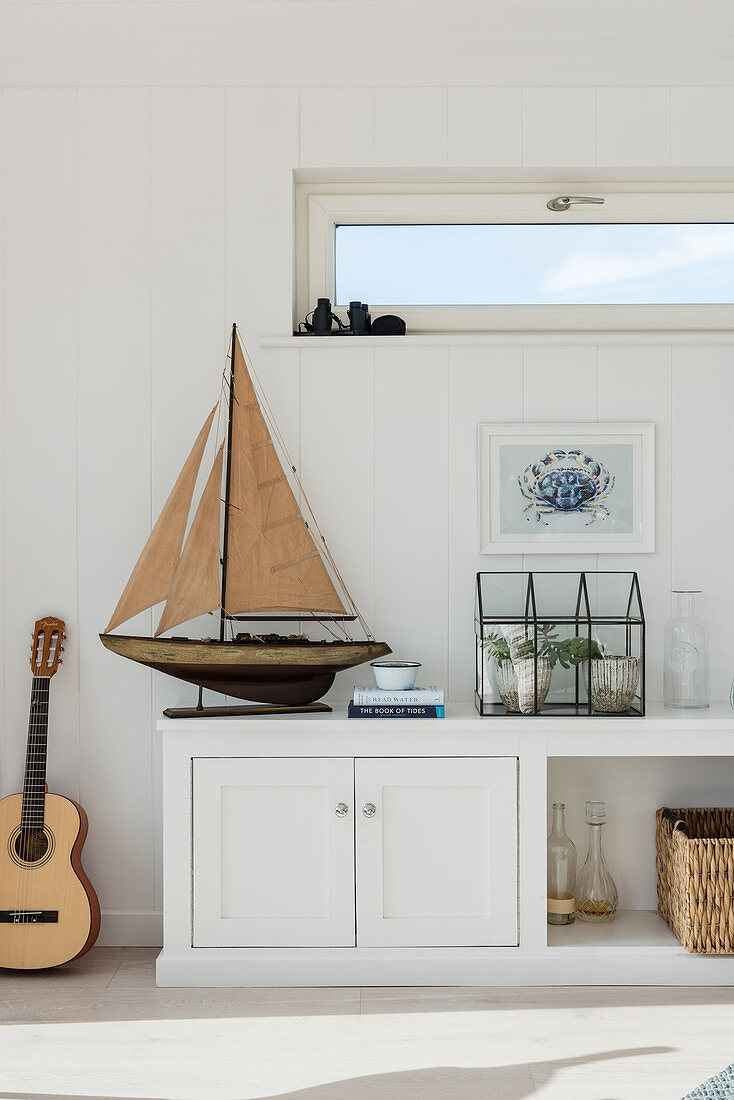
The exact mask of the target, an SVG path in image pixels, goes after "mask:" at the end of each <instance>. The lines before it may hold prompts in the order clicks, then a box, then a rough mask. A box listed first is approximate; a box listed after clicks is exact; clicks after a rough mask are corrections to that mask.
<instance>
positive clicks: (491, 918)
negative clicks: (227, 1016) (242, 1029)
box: [192, 757, 517, 947]
mask: <svg viewBox="0 0 734 1100" xmlns="http://www.w3.org/2000/svg"><path fill="white" fill-rule="evenodd" d="M192 778H193V822H194V829H193V914H194V917H193V946H194V947H355V946H358V947H375V946H388V945H389V946H399V947H411V946H412V947H417V946H427V947H456V946H460V945H464V944H470V945H480V946H491V945H495V944H516V943H517V761H516V759H515V758H514V757H513V758H499V759H491V760H490V759H480V760H477V759H455V758H449V759H445V758H439V759H425V758H415V759H400V760H396V759H391V758H389V757H387V758H377V759H361V758H336V759H334V758H329V757H316V758H313V759H307V758H306V759H304V758H303V757H289V758H280V759H277V758H276V759H273V758H265V759H263V758H254V757H237V758H235V759H228V758H222V757H214V758H212V757H204V758H200V757H196V758H193V775H192ZM355 852H356V859H355Z"/></svg>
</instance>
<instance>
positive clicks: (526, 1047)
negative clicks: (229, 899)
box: [0, 948, 734, 1100]
mask: <svg viewBox="0 0 734 1100" xmlns="http://www.w3.org/2000/svg"><path fill="white" fill-rule="evenodd" d="M155 955H156V952H155V951H153V950H144V949H137V948H125V949H113V948H97V949H95V950H93V951H92V952H90V954H89V955H87V956H86V957H85V958H83V959H80V960H79V962H77V963H72V964H70V965H69V966H67V967H63V968H60V969H59V970H56V971H50V972H48V973H39V974H14V973H10V972H8V971H0V1020H1V1021H2V1024H3V1026H2V1028H0V1098H4V1100H9V1098H17V1100H30V1098H34V1100H79V1098H81V1097H85V1098H88V1097H114V1098H117V1100H122V1098H125V1100H127V1098H128V1097H129V1098H132V1097H136V1098H140V1097H143V1098H148V1100H168V1098H170V1100H178V1098H190V1097H191V1098H195V1100H255V1098H264V1097H281V1098H283V1097H287V1098H289V1100H357V1098H359V1100H363V1098H365V1097H370V1098H378V1097H379V1100H413V1098H415V1100H523V1098H527V1097H536V1096H541V1097H543V1098H544V1100H582V1098H583V1100H643V1098H644V1100H679V1098H680V1097H682V1096H683V1095H684V1093H686V1092H688V1091H689V1090H690V1089H691V1088H693V1087H694V1086H695V1085H697V1084H700V1082H701V1081H703V1080H704V1079H705V1078H706V1077H709V1076H711V1075H712V1074H713V1073H714V1072H718V1071H719V1070H720V1069H723V1067H724V1066H725V1065H728V1064H729V1063H730V1062H732V1061H734V988H732V989H661V988H629V987H626V988H625V987H617V988H614V989H601V988H584V989H574V988H566V989H541V988H535V989H491V988H489V989H488V988H482V989H362V990H360V989H252V990H248V989H156V987H155V980H154V967H153V964H154V959H155Z"/></svg>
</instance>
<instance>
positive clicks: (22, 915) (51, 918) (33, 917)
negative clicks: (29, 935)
mask: <svg viewBox="0 0 734 1100" xmlns="http://www.w3.org/2000/svg"><path fill="white" fill-rule="evenodd" d="M58 923H59V911H58V909H0V924H58Z"/></svg>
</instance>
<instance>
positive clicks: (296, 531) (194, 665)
mask: <svg viewBox="0 0 734 1100" xmlns="http://www.w3.org/2000/svg"><path fill="white" fill-rule="evenodd" d="M226 382H227V384H226V385H225V386H224V388H223V398H222V400H224V401H226V404H227V408H228V412H227V433H226V438H225V439H224V440H223V442H222V443H221V445H220V446H219V448H218V450H217V451H216V456H215V458H214V463H213V465H212V469H211V472H210V474H209V477H208V479H207V481H206V484H205V487H204V490H203V492H202V494H201V498H200V500H199V504H198V507H197V509H196V512H195V514H194V518H193V521H192V522H191V526H190V529H189V532H188V535H186V528H187V526H188V520H189V513H190V510H191V503H192V499H193V495H194V489H195V486H196V481H197V477H198V474H199V469H200V466H201V463H202V459H203V456H204V451H205V448H206V444H207V441H208V439H209V437H210V435H211V431H212V425H213V423H214V420H215V416H216V413H217V408H218V406H217V405H215V407H214V408H213V409H212V411H211V412H210V413H209V416H208V417H207V419H206V421H205V423H204V426H203V428H202V429H201V431H200V432H199V435H198V436H197V438H196V441H195V443H194V446H193V448H192V450H191V453H190V454H189V457H188V458H187V459H186V462H185V464H184V466H183V469H182V470H181V473H180V474H179V476H178V479H177V481H176V484H175V485H174V487H173V489H172V491H171V494H170V496H169V497H168V500H167V501H166V503H165V505H164V507H163V510H162V512H161V514H160V516H159V517H158V521H157V523H156V524H155V526H154V528H153V530H152V532H151V534H150V537H149V539H148V541H147V542H146V544H145V546H144V547H143V551H142V553H141V555H140V557H139V559H138V562H137V564H136V566H135V568H134V569H133V572H132V574H131V576H130V579H129V581H128V583H127V586H126V587H125V590H124V592H123V593H122V596H121V597H120V600H119V603H118V604H117V607H116V608H115V611H114V613H113V615H112V618H111V619H110V622H109V624H108V626H107V629H106V630H105V632H104V634H101V635H100V638H101V640H102V642H103V644H104V645H105V646H106V647H107V649H110V650H112V651H113V652H114V653H119V654H120V655H121V656H123V657H128V658H130V659H131V660H133V661H138V662H139V663H140V664H144V665H148V666H149V667H150V668H154V669H157V670H158V671H159V672H166V673H168V675H169V676H175V677H177V678H178V679H180V680H186V681H188V682H190V683H192V684H196V685H198V686H199V687H200V688H211V689H212V690H214V691H218V692H222V693H223V694H225V695H232V696H235V697H236V698H239V699H247V700H252V701H254V702H258V703H267V704H272V705H277V706H280V707H294V708H295V707H297V708H301V707H305V706H308V705H309V704H313V703H314V702H315V701H316V700H317V699H320V698H321V697H322V696H323V695H324V693H325V692H326V691H328V689H329V688H330V687H331V685H332V683H333V682H334V677H335V676H336V673H337V672H340V671H341V670H342V669H345V668H350V667H351V666H353V665H358V664H361V663H362V662H364V661H370V660H374V659H375V658H377V657H381V656H383V655H384V654H386V653H390V647H389V646H388V645H386V644H385V643H384V642H377V641H375V638H374V636H373V635H372V633H371V631H370V630H369V629H368V627H367V625H366V623H365V622H364V620H363V619H362V616H361V615H360V613H359V611H358V609H357V607H356V604H355V603H354V600H353V599H352V597H351V596H350V594H349V592H348V590H347V588H346V586H345V585H344V583H343V581H342V579H341V575H340V573H339V570H338V569H337V567H336V565H335V563H334V560H333V558H332V557H331V554H330V552H329V550H328V547H327V545H326V541H325V539H324V538H323V536H322V535H321V533H320V531H319V529H318V525H317V523H316V520H315V518H314V516H313V513H312V512H311V510H310V507H309V506H308V504H307V503H304V507H303V509H302V508H301V507H300V506H299V504H298V501H297V500H296V496H295V493H294V491H293V488H292V487H291V482H290V478H289V476H287V475H286V472H285V469H284V467H283V466H282V465H281V461H280V459H279V457H278V453H277V451H276V446H275V443H274V440H273V434H275V436H276V438H277V439H278V442H279V444H280V445H281V450H282V451H283V450H284V449H283V447H282V441H281V440H280V438H279V436H278V430H277V427H276V425H275V422H274V420H273V418H272V416H271V414H270V413H269V410H268V409H267V404H266V403H265V402H264V401H261V399H260V397H259V396H258V393H257V391H256V389H255V386H254V384H253V380H252V377H251V375H250V372H249V370H248V367H247V363H246V360H245V355H244V352H243V350H242V346H241V344H240V341H239V337H238V335H237V328H236V326H235V325H233V326H232V344H231V354H230V370H229V377H228V379H227V380H226ZM223 475H224V497H223V498H222V477H223ZM291 475H292V477H293V478H294V480H295V484H296V487H297V489H299V490H301V496H302V499H304V502H305V494H304V493H303V491H302V486H301V484H300V481H298V475H297V472H296V469H295V467H294V466H291ZM222 506H223V507H222ZM184 540H185V541H184ZM164 601H165V606H164V608H163V613H162V615H161V618H160V621H159V623H158V628H157V630H156V631H155V635H154V637H152V638H143V637H131V636H125V635H119V634H113V633H111V631H113V630H115V629H116V628H117V627H118V626H120V625H121V624H122V623H124V622H126V621H127V620H128V619H131V618H132V617H133V616H135V615H138V614H139V613H140V612H142V611H145V610H147V609H148V608H150V607H153V606H154V605H155V604H158V603H162V602H164ZM206 613H218V614H219V624H218V625H219V638H218V640H217V639H211V638H205V639H201V640H196V639H189V638H179V637H173V638H171V637H168V638H164V637H162V635H163V634H165V633H166V632H167V631H170V630H172V629H173V628H175V627H177V626H179V625H180V624H181V623H185V622H188V621H190V620H191V619H195V618H197V617H198V616H199V615H203V614H206ZM304 620H311V621H312V622H315V623H322V624H324V625H325V626H327V630H328V632H329V633H330V634H331V640H329V641H314V640H310V639H309V638H307V637H306V636H305V635H302V634H301V635H296V636H293V635H291V636H289V637H280V636H279V635H272V634H267V635H263V634H250V633H237V632H236V628H235V626H234V625H233V624H236V623H238V622H243V621H256V622H258V623H260V622H263V621H281V622H282V621H293V622H303V621H304ZM353 622H358V623H359V625H360V627H361V629H362V631H363V632H364V634H365V640H364V641H355V640H353V639H352V637H351V634H350V633H349V629H348V626H347V624H348V623H353ZM328 624H333V625H332V626H329V625H328ZM200 706H201V695H200V697H199V707H200ZM324 709H328V708H324ZM210 713H211V712H210Z"/></svg>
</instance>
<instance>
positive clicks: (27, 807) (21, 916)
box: [16, 631, 61, 924]
mask: <svg viewBox="0 0 734 1100" xmlns="http://www.w3.org/2000/svg"><path fill="white" fill-rule="evenodd" d="M60 644H61V639H60V637H59V636H58V632H56V631H53V632H52V634H51V638H50V641H49V649H48V653H49V663H50V662H51V661H52V660H53V656H54V655H55V653H56V649H57V647H58V646H59V645H60ZM44 648H45V647H44ZM42 652H43V651H42ZM37 659H38V657H37V648H34V653H33V662H34V663H33V684H32V688H31V713H30V715H29V721H28V747H27V750H26V768H25V777H24V782H23V795H22V801H21V819H20V832H19V842H20V849H21V851H20V853H18V855H19V860H20V861H21V862H19V866H18V877H17V880H16V913H17V918H16V919H17V921H18V923H20V924H28V923H31V917H30V913H31V905H30V900H31V894H32V892H33V891H32V887H33V884H34V882H35V879H34V878H33V871H34V870H35V868H34V867H33V865H32V862H31V860H30V859H26V858H24V857H26V856H30V855H32V854H33V853H32V848H31V837H32V836H33V834H34V830H36V831H37V819H38V817H39V811H40V818H41V828H40V831H41V834H42V835H45V829H44V824H45V802H46V792H45V761H46V751H47V744H48V701H49V685H50V676H37V675H36V661H37ZM40 779H43V780H44V784H43V790H41V791H40V792H39V782H38V781H39V780H40ZM26 841H27V844H28V847H27V848H26V846H25V845H26Z"/></svg>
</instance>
